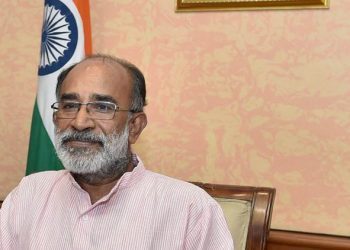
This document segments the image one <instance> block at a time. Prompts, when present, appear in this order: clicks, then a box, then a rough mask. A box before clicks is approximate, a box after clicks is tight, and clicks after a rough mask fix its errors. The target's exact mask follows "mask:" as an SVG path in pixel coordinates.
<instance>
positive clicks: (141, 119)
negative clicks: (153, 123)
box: [129, 112, 147, 144]
mask: <svg viewBox="0 0 350 250" xmlns="http://www.w3.org/2000/svg"><path fill="white" fill-rule="evenodd" d="M146 125H147V116H146V114H145V113H144V112H139V113H134V114H133V116H132V118H131V119H130V121H129V143H130V144H134V143H135V142H136V141H137V139H138V138H139V136H140V134H141V132H142V130H143V129H144V128H145V127H146Z"/></svg>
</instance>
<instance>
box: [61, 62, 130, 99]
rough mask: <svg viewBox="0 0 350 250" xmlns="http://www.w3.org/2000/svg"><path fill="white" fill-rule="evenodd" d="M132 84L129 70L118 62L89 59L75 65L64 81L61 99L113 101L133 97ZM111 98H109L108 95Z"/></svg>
mask: <svg viewBox="0 0 350 250" xmlns="http://www.w3.org/2000/svg"><path fill="white" fill-rule="evenodd" d="M131 95H132V84H131V80H130V77H129V73H128V72H127V70H126V69H125V68H124V67H123V66H121V65H120V64H118V63H117V62H111V60H102V59H99V58H94V59H88V60H85V61H83V62H81V63H79V64H78V65H77V66H75V67H74V68H73V69H72V70H71V71H70V72H69V74H68V75H67V77H66V79H65V80H64V81H63V83H62V88H61V91H60V97H61V99H66V100H68V99H70V100H73V99H75V100H83V99H84V100H90V101H96V100H103V101H112V98H113V99H114V101H113V102H115V103H116V100H119V99H120V98H122V99H123V97H122V96H127V97H131ZM108 96H109V97H111V98H109V99H110V100H107V99H108V98H107V97H108Z"/></svg>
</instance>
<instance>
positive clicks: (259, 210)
mask: <svg viewBox="0 0 350 250" xmlns="http://www.w3.org/2000/svg"><path fill="white" fill-rule="evenodd" d="M192 183H193V184H195V185H197V186H199V187H201V188H203V189H204V190H205V191H207V193H208V194H210V195H211V196H212V197H218V198H228V199H238V200H244V201H249V202H250V203H251V204H252V213H251V215H250V216H251V217H250V222H249V227H248V235H247V245H246V250H264V249H266V242H267V239H268V236H269V231H270V224H271V216H272V208H273V203H274V200H275V195H276V189H275V188H267V187H250V186H232V185H219V184H209V183H200V182H192Z"/></svg>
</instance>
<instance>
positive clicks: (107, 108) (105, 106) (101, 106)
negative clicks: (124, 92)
mask: <svg viewBox="0 0 350 250" xmlns="http://www.w3.org/2000/svg"><path fill="white" fill-rule="evenodd" d="M91 108H92V109H93V110H94V111H96V112H100V113H110V112H113V111H114V105H113V104H110V103H93V104H92V106H91Z"/></svg>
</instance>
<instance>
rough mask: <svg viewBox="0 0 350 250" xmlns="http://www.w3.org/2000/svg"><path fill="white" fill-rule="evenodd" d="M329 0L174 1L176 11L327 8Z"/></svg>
mask: <svg viewBox="0 0 350 250" xmlns="http://www.w3.org/2000/svg"><path fill="white" fill-rule="evenodd" d="M329 1H330V0H176V11H179V12H181V11H212V10H248V9H251V10H260V9H309V8H310V9H311V8H319V9H320V8H329Z"/></svg>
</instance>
